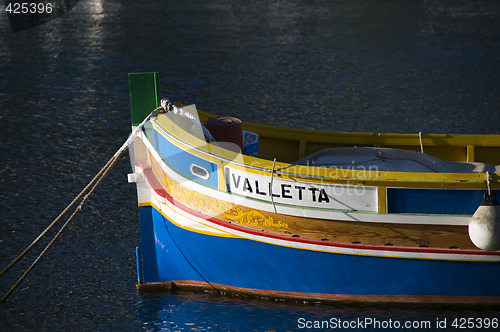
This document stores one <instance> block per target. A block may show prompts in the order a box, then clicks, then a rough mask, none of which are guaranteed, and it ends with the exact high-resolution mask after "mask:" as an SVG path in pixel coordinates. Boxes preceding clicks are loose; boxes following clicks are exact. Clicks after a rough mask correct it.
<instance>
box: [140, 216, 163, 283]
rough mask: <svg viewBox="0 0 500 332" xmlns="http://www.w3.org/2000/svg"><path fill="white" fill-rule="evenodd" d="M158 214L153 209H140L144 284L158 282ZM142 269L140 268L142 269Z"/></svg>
mask: <svg viewBox="0 0 500 332" xmlns="http://www.w3.org/2000/svg"><path fill="white" fill-rule="evenodd" d="M155 212H156V213H158V212H157V211H156V210H155V209H153V208H152V207H150V206H148V207H140V208H139V218H140V229H141V250H140V251H141V254H142V272H143V273H142V280H143V281H144V282H157V281H159V277H158V265H157V263H156V262H157V261H156V245H155V230H154V227H153V221H154V219H155V218H154V217H153V213H155ZM140 268H141V267H139V269H140Z"/></svg>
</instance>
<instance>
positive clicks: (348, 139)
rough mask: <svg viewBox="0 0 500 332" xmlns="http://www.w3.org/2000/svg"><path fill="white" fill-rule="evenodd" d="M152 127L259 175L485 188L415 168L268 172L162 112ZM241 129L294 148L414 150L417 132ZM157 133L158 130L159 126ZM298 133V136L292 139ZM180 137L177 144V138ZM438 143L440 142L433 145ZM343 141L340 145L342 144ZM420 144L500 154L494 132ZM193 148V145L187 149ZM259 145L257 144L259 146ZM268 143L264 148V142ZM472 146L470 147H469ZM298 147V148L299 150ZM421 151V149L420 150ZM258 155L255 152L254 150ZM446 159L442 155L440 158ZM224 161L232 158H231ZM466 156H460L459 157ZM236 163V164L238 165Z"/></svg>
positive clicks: (476, 180) (461, 176) (482, 181)
mask: <svg viewBox="0 0 500 332" xmlns="http://www.w3.org/2000/svg"><path fill="white" fill-rule="evenodd" d="M198 114H199V117H200V121H202V122H205V121H206V119H207V118H208V117H210V116H211V114H210V113H206V112H203V111H198ZM152 123H153V125H154V126H156V127H157V128H158V127H160V128H162V129H163V131H165V132H167V133H169V134H170V135H172V136H173V137H175V138H176V139H177V140H178V142H175V144H177V145H178V146H180V147H181V148H183V149H189V151H190V152H191V153H193V154H195V155H197V156H199V157H202V158H205V159H209V160H210V161H212V162H216V163H219V164H221V166H222V168H223V167H224V166H229V165H230V167H235V168H245V169H246V171H252V169H253V172H254V173H259V174H262V175H268V176H269V175H270V173H274V176H279V177H282V178H290V179H295V180H302V181H310V182H325V181H326V182H336V183H339V182H340V183H348V184H351V185H375V186H394V187H401V186H404V187H408V186H410V187H416V188H418V187H434V188H442V187H446V188H450V187H451V188H477V187H483V186H484V188H486V173H420V172H384V171H369V170H353V169H336V168H326V167H314V166H305V165H294V164H292V163H289V162H282V161H279V160H277V161H276V164H275V167H274V171H273V160H269V159H265V158H256V157H251V156H247V155H241V154H237V153H235V152H233V151H230V150H227V149H223V148H221V147H218V146H216V145H214V144H210V143H206V142H205V141H204V140H201V139H199V138H197V137H195V136H193V135H192V134H191V133H189V132H186V131H184V130H182V129H181V128H179V127H178V126H177V125H176V124H175V123H174V122H172V121H171V120H170V119H169V118H168V117H166V116H163V115H162V114H160V115H159V116H158V118H157V119H155V120H152ZM243 127H244V129H245V130H249V131H252V132H256V133H257V134H259V137H260V138H264V140H266V144H267V145H269V144H272V143H270V141H272V139H276V140H278V141H279V140H282V141H283V140H284V141H287V140H288V141H294V142H298V143H297V144H298V146H299V150H300V149H302V150H303V149H304V145H306V144H307V143H302V147H301V143H300V142H313V143H327V142H330V143H331V142H333V143H334V144H337V145H342V144H345V145H350V146H354V145H358V146H360V145H365V146H391V147H394V146H395V147H397V146H401V147H403V146H406V147H408V146H415V147H418V149H420V143H419V138H418V134H381V133H351V132H328V131H312V130H305V129H293V128H283V127H275V126H269V125H263V124H255V123H243ZM160 132H161V130H160ZM297 137H298V138H297ZM180 142H182V144H181V143H180ZM438 143H440V144H438ZM345 145H344V146H345ZM423 145H424V147H426V148H429V149H431V148H436V147H437V148H441V149H447V148H452V147H463V148H464V151H465V153H464V159H469V158H471V154H474V153H475V154H476V155H477V150H478V147H486V148H492V149H494V150H492V151H494V152H498V155H499V157H500V135H477V134H456V135H450V134H427V135H423ZM190 147H196V149H192V148H191V149H190ZM260 148H261V146H259V150H260ZM267 148H269V147H267ZM471 151H472V152H471ZM302 152H303V151H302ZM424 152H425V151H424ZM259 154H260V152H259ZM444 160H446V159H444ZM228 161H236V164H235V163H232V162H228ZM463 161H466V160H463ZM238 164H240V165H238ZM490 175H491V187H492V188H500V184H499V183H498V182H499V179H500V173H495V174H490Z"/></svg>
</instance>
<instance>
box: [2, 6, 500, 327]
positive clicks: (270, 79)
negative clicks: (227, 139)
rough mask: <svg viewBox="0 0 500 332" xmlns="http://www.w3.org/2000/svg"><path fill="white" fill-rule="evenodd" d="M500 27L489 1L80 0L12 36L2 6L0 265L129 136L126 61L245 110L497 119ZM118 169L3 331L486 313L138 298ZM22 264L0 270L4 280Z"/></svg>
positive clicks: (25, 288)
mask: <svg viewBox="0 0 500 332" xmlns="http://www.w3.org/2000/svg"><path fill="white" fill-rule="evenodd" d="M0 8H3V7H1V6H0ZM2 15H3V13H0V16H2ZM499 25H500V3H499V2H498V1H496V0H470V1H455V0H439V1H425V0H412V1H404V2H402V1H399V0H392V1H383V2H381V1H366V0H355V1H352V0H335V1H331V0H312V1H307V2H304V1H283V0H282V1H279V0H272V1H269V0H257V1H252V2H249V3H239V2H238V3H236V2H234V1H229V0H223V1H208V0H205V1H202V0H194V1H164V0H150V1H147V2H138V1H132V0H121V1H116V0H107V1H104V0H81V1H79V2H78V4H77V5H76V6H75V7H74V8H73V9H72V10H71V11H70V12H68V13H67V14H65V15H63V16H62V17H60V18H58V19H56V20H53V21H51V22H49V23H46V24H44V25H42V26H39V27H37V28H34V29H31V30H26V31H22V32H19V33H16V34H13V33H12V32H11V31H10V27H9V26H8V21H7V20H5V19H2V18H0V57H1V59H2V61H1V62H0V106H1V108H2V109H1V111H0V120H1V121H0V129H1V130H0V147H1V150H0V175H1V176H2V177H1V180H0V211H1V212H2V221H1V222H0V249H1V250H2V255H0V265H1V266H2V267H3V266H6V265H7V264H8V262H9V261H10V260H11V259H13V257H15V256H16V255H17V254H18V253H19V252H20V251H21V250H22V249H24V247H25V246H27V245H28V244H29V243H30V242H31V241H32V240H33V239H34V238H35V237H36V235H37V234H38V233H39V232H41V230H43V229H44V228H45V227H46V225H47V224H48V223H49V222H50V220H52V219H53V218H54V217H55V216H56V215H57V214H58V213H59V212H60V211H61V210H62V209H63V208H64V207H65V206H66V204H68V203H69V202H70V201H71V199H72V198H73V197H74V195H76V193H77V192H79V191H80V190H81V189H82V188H83V187H84V186H85V184H86V183H87V182H88V181H89V180H90V179H91V178H92V176H93V175H94V174H96V173H97V171H98V170H99V169H100V168H101V167H102V166H103V165H104V163H105V162H106V161H107V160H108V159H109V157H110V156H111V155H112V154H113V153H114V152H115V150H116V149H117V148H118V147H119V146H120V145H121V144H122V142H123V141H124V140H125V139H126V138H127V136H128V134H129V131H130V118H129V102H128V86H127V73H129V72H139V71H158V72H159V73H160V80H161V86H162V97H169V98H170V99H172V100H174V101H179V102H182V103H184V104H194V103H195V104H196V105H197V107H199V108H200V109H202V110H205V111H209V112H213V113H219V114H223V115H232V116H236V117H239V118H241V119H242V120H250V121H254V122H261V123H267V124H274V125H285V126H291V127H300V128H312V129H325V130H343V131H375V132H379V131H380V132H419V131H423V132H424V133H426V132H427V133H430V132H434V133H451V132H454V133H498V128H500V113H499V112H498V110H499V108H500V98H499V96H500V85H499V84H498V77H500V66H499V61H500V58H499V57H500V38H499V37H500V29H499V28H500V27H499ZM128 172H130V165H129V164H128V161H127V158H125V157H124V158H123V159H122V160H121V161H120V163H119V165H118V166H117V168H116V169H115V170H113V172H112V173H111V174H110V175H109V177H108V179H107V180H106V181H105V182H104V183H103V184H102V185H101V186H100V188H99V189H98V192H97V193H96V196H95V197H94V198H93V199H92V200H91V202H90V203H89V205H88V206H86V207H85V208H84V210H83V211H82V213H81V214H80V216H79V217H78V218H77V219H75V221H74V222H73V224H72V225H71V226H70V227H69V229H68V230H66V231H65V233H64V234H63V235H62V237H61V238H60V240H58V241H57V242H56V245H55V246H54V248H53V249H52V250H51V251H50V252H49V253H48V254H47V256H46V258H44V260H42V261H41V262H40V263H39V265H38V266H37V268H35V270H34V271H33V272H32V274H31V275H30V276H29V277H28V278H27V279H26V281H25V282H24V283H23V284H22V286H21V288H20V289H19V290H18V291H16V292H15V293H14V295H13V297H12V298H11V299H9V302H8V303H7V304H6V306H4V307H2V308H0V330H6V331H9V330H33V331H39V330H75V326H76V327H77V328H76V329H78V328H81V329H82V330H94V331H114V330H143V329H145V330H152V331H154V330H160V329H163V330H195V329H199V330H203V329H207V330H208V329H212V330H216V329H218V330H231V331H236V330H241V331H248V330H253V329H252V326H257V327H256V329H257V330H266V329H267V330H273V329H276V330H280V328H279V326H283V327H284V328H283V329H281V330H285V329H289V330H292V329H295V328H296V326H297V325H296V324H297V317H299V315H305V316H307V317H310V319H322V318H326V319H329V318H330V317H332V316H333V317H344V318H353V317H358V316H363V317H364V316H376V317H379V318H390V317H416V318H422V317H423V318H426V317H430V318H431V319H435V317H437V316H439V317H453V316H454V315H462V316H464V317H467V315H470V316H475V315H476V316H477V315H481V314H482V313H481V311H480V310H472V311H470V310H466V311H464V310H454V309H446V308H445V309H443V310H440V311H436V310H434V309H431V310H428V309H426V308H394V307H382V308H378V307H371V306H361V307H359V306H323V305H320V306H315V305H308V306H304V305H298V304H293V303H274V302H267V301H250V300H238V299H226V298H225V299H222V298H213V297H207V296H204V295H195V296H182V295H181V296H173V295H167V296H139V295H138V294H137V293H136V292H135V287H134V284H135V280H136V276H135V253H134V250H135V247H136V246H137V245H138V244H139V241H140V240H139V232H138V224H137V221H138V213H137V210H136V205H137V202H136V197H135V188H134V187H133V186H131V185H129V184H128V183H127V181H126V174H127V173H128ZM31 258H34V257H31ZM28 262H29V260H27V261H25V262H23V263H22V264H21V266H20V267H18V268H16V269H14V270H13V271H12V272H11V273H9V274H8V275H7V276H6V277H4V278H2V279H0V286H1V287H0V290H2V292H3V291H4V290H6V289H7V288H8V287H10V285H11V284H12V283H14V282H15V279H16V277H17V276H19V275H20V274H21V273H22V268H23V267H24V268H26V266H27V263H28ZM485 315H490V316H494V313H492V312H489V311H487V312H486V313H485ZM172 324H173V325H172Z"/></svg>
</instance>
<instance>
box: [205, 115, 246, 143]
mask: <svg viewBox="0 0 500 332" xmlns="http://www.w3.org/2000/svg"><path fill="white" fill-rule="evenodd" d="M206 127H207V129H208V130H209V131H210V133H211V134H212V136H213V137H214V138H215V140H216V141H218V142H230V143H234V144H236V145H238V146H239V147H240V151H243V129H242V127H241V120H240V119H237V118H234V117H232V116H219V115H216V116H212V117H210V118H209V119H208V121H207V124H206Z"/></svg>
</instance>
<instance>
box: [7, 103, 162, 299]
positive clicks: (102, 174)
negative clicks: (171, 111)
mask: <svg viewBox="0 0 500 332" xmlns="http://www.w3.org/2000/svg"><path fill="white" fill-rule="evenodd" d="M161 109H164V105H163V101H162V106H161V107H159V108H157V109H155V110H154V111H153V112H151V113H150V114H149V115H148V116H147V117H146V118H145V119H144V120H143V121H142V122H141V123H140V124H139V125H138V126H137V127H136V128H135V129H134V131H133V132H132V133H131V134H130V135H129V137H128V138H127V140H126V141H125V142H124V143H123V144H122V146H121V147H120V148H119V149H118V150H117V151H116V152H115V154H114V155H113V156H112V157H111V158H110V159H109V160H108V162H107V163H106V164H105V165H104V166H103V167H102V168H101V170H100V171H99V172H98V173H97V174H96V175H95V176H94V178H93V179H92V180H91V181H90V182H89V183H88V184H87V185H86V186H85V188H83V190H82V191H81V192H80V193H79V194H78V195H77V196H76V197H75V198H74V199H73V201H71V203H70V204H69V205H68V206H66V208H65V209H64V210H63V211H62V212H61V213H60V214H59V215H58V216H57V217H56V218H55V219H54V220H53V221H52V222H51V223H50V225H49V226H47V228H45V230H44V231H43V232H42V233H40V235H38V237H37V238H36V239H35V240H34V241H33V242H32V243H31V244H30V245H29V246H28V247H26V249H24V250H23V252H21V254H19V256H17V257H16V258H15V259H14V260H13V261H12V262H10V264H9V265H8V266H7V267H6V268H5V269H3V271H2V272H0V277H2V276H3V275H4V274H5V273H7V271H9V270H10V269H11V268H12V267H13V266H14V265H15V264H16V263H17V262H18V261H19V260H20V259H21V258H23V257H24V255H26V254H27V253H28V251H30V250H31V248H33V246H34V245H35V244H36V243H37V242H38V241H39V240H40V239H41V238H42V237H43V236H45V235H46V234H47V232H48V231H49V230H50V229H52V227H53V226H54V225H55V224H56V223H57V222H58V221H59V220H60V219H61V218H62V217H63V216H64V215H65V214H66V213H67V212H68V211H69V210H70V209H71V208H72V207H73V205H75V203H76V202H77V201H78V200H80V198H81V197H82V196H83V195H85V193H86V192H87V191H88V193H87V194H86V195H85V196H84V198H83V200H82V201H81V202H80V204H79V205H78V206H77V207H76V209H75V211H74V212H73V213H72V214H71V216H70V217H69V218H68V220H66V222H65V223H64V225H63V226H62V227H61V228H60V229H59V231H58V232H57V233H56V234H55V235H54V237H53V238H52V240H51V241H50V242H49V244H47V246H46V247H45V248H44V250H43V251H42V252H41V253H40V255H38V257H37V258H36V259H35V260H34V261H33V263H32V264H31V265H30V267H29V268H28V269H27V270H26V271H25V272H24V273H23V275H22V276H21V277H20V278H19V279H18V280H17V282H16V283H15V284H14V285H13V286H12V287H11V288H10V289H9V291H8V292H7V293H6V294H5V295H4V296H3V297H2V298H1V299H0V303H4V302H5V301H6V299H7V297H9V295H10V294H11V293H12V292H13V291H14V290H15V289H16V288H17V287H18V286H19V284H21V282H22V281H23V280H24V279H25V278H26V276H27V275H28V274H29V273H30V272H31V270H32V269H33V268H34V267H35V265H36V264H37V263H38V261H39V260H40V259H41V258H42V257H43V255H44V254H45V253H46V252H47V250H48V249H49V248H50V247H51V246H52V244H53V243H54V242H55V240H56V239H57V238H58V237H59V235H61V233H62V232H63V230H64V229H65V228H66V226H68V224H69V223H70V222H71V220H72V219H73V217H74V216H75V215H76V214H77V213H78V212H79V211H80V210H81V209H82V207H83V205H85V203H87V201H88V200H89V198H90V196H91V195H92V194H93V193H94V191H95V189H96V188H97V187H98V186H99V184H100V183H101V182H102V181H103V180H104V178H105V177H106V176H107V175H108V174H109V172H110V171H111V169H112V168H113V167H114V166H115V165H116V163H117V162H118V159H119V157H120V156H121V155H122V154H123V152H125V150H126V149H127V148H128V147H129V146H130V144H131V143H132V141H133V140H134V138H135V137H136V136H137V135H138V134H139V132H140V131H141V130H142V127H144V124H145V123H146V122H147V121H148V120H149V119H150V118H151V117H153V116H156V113H157V112H158V111H159V110H161ZM89 188H90V190H89Z"/></svg>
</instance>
